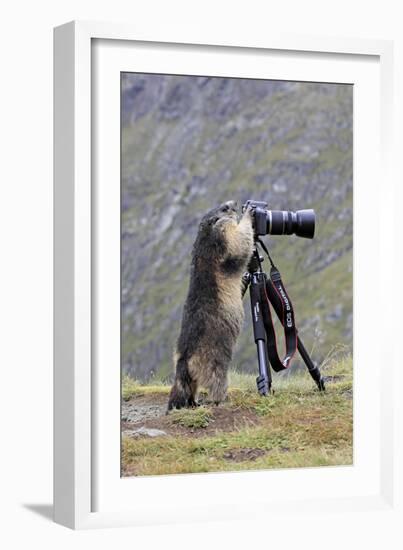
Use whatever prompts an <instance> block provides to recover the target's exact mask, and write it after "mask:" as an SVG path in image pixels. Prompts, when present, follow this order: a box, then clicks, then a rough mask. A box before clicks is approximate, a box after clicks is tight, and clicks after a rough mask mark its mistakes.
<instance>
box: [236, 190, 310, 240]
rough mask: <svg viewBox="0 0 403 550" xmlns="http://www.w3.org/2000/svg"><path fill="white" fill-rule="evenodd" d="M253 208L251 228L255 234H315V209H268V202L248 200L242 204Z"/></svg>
mask: <svg viewBox="0 0 403 550" xmlns="http://www.w3.org/2000/svg"><path fill="white" fill-rule="evenodd" d="M248 206H250V207H251V208H252V209H253V218H254V221H253V229H254V232H255V235H256V236H261V235H293V234H295V235H297V237H303V238H305V239H313V237H314V235H315V211H314V210H312V209H308V210H297V211H296V212H291V211H289V210H268V208H267V207H268V203H267V202H263V201H255V200H248V201H246V203H245V204H244V205H243V206H242V211H243V212H244V211H245V210H246V209H247V207H248Z"/></svg>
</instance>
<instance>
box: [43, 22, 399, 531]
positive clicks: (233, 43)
mask: <svg viewBox="0 0 403 550" xmlns="http://www.w3.org/2000/svg"><path fill="white" fill-rule="evenodd" d="M54 44H55V401H54V403H55V520H56V521H57V522H59V523H62V524H64V525H67V526H69V527H73V528H87V527H98V526H99V527H100V526H109V525H144V524H150V523H171V522H179V521H181V522H191V521H203V520H211V519H214V520H221V519H240V518H247V519H250V518H252V517H255V518H256V517H258V516H259V514H261V517H264V516H265V515H266V514H268V513H269V512H270V513H272V512H273V513H278V511H279V509H284V508H285V507H286V508H287V510H288V511H289V513H295V514H297V513H300V512H301V510H302V508H303V507H304V502H305V503H306V502H309V503H310V505H311V506H314V507H320V508H321V510H338V509H345V508H346V507H347V508H348V509H351V510H364V511H365V510H373V511H377V510H385V509H389V510H390V511H391V513H392V511H393V506H392V502H393V437H392V436H393V424H392V423H391V422H390V419H391V418H392V416H393V414H394V409H393V399H392V398H391V394H390V392H389V390H388V386H389V381H390V371H391V369H392V367H393V365H394V363H395V361H396V357H397V355H396V354H395V349H394V348H393V347H392V348H389V349H385V348H384V347H383V346H382V345H381V343H382V341H383V340H386V339H389V332H390V323H389V322H388V315H387V314H386V313H388V312H389V313H391V307H392V306H391V304H390V301H389V300H388V297H387V295H386V294H385V293H384V292H383V291H382V287H383V286H388V285H391V286H393V284H394V279H393V273H391V272H387V271H383V270H382V283H383V285H378V284H375V283H374V280H373V278H372V277H369V276H368V275H369V274H370V273H372V274H374V271H376V270H380V269H381V268H380V267H379V266H382V265H385V264H386V263H389V262H390V259H391V258H392V257H393V254H394V245H395V244H396V243H395V240H396V237H395V236H394V235H390V234H389V232H388V223H389V219H390V217H389V216H390V205H391V204H394V193H395V190H394V185H393V177H392V173H391V162H390V153H389V151H390V149H391V135H392V134H391V120H392V105H391V97H392V85H391V82H392V80H391V79H392V46H391V44H390V43H389V42H386V41H370V40H358V39H357V40H353V39H351V40H341V39H340V40H339V39H336V38H334V39H330V38H319V37H296V36H283V35H278V36H272V35H268V36H265V37H259V36H257V37H253V38H252V37H249V38H244V39H241V38H237V37H231V36H230V33H228V34H224V35H223V36H222V37H220V38H217V37H213V36H209V35H208V33H206V35H205V37H204V38H203V39H202V40H195V39H194V38H193V39H192V37H189V36H186V32H185V31H184V32H183V35H182V36H172V37H170V36H166V37H153V36H151V35H150V36H148V34H147V33H146V31H143V32H138V31H137V30H134V29H132V28H131V27H130V26H126V25H110V24H101V23H81V22H80V23H77V22H75V23H69V24H66V25H63V26H61V27H58V28H57V29H55V42H54ZM368 224H370V226H371V231H370V232H369V231H368ZM377 266H378V267H377ZM374 319H376V322H374ZM369 342H370V343H371V344H370V345H368V343H369ZM385 363H387V364H388V382H386V380H385V377H384V376H383V375H382V373H383V369H384V364H385ZM174 495H178V498H175V506H172V504H171V503H172V499H173V498H174ZM181 495H182V496H181ZM192 495H194V496H195V498H193V497H192ZM212 495H213V498H212Z"/></svg>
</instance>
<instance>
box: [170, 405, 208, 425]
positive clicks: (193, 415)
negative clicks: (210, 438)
mask: <svg viewBox="0 0 403 550" xmlns="http://www.w3.org/2000/svg"><path fill="white" fill-rule="evenodd" d="M211 417H212V414H211V411H210V410H209V409H208V408H206V407H198V408H197V409H181V410H178V411H173V412H172V413H171V419H172V423H173V424H179V425H180V426H184V427H186V428H207V426H208V425H209V423H210V420H211Z"/></svg>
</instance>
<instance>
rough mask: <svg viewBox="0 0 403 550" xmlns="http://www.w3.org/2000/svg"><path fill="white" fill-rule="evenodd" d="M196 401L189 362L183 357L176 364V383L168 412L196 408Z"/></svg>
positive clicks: (170, 396) (170, 397)
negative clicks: (183, 408)
mask: <svg viewBox="0 0 403 550" xmlns="http://www.w3.org/2000/svg"><path fill="white" fill-rule="evenodd" d="M195 406H196V401H195V398H194V395H193V391H192V379H191V377H190V374H189V370H188V366H187V361H186V359H184V358H183V357H180V358H179V359H178V362H177V364H176V376H175V381H174V384H173V386H172V389H171V393H170V395H169V401H168V411H170V410H171V409H181V408H182V407H195Z"/></svg>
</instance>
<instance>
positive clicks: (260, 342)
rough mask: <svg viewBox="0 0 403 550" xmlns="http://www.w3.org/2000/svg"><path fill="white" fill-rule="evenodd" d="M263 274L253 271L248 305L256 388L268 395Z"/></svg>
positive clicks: (269, 378) (268, 368)
mask: <svg viewBox="0 0 403 550" xmlns="http://www.w3.org/2000/svg"><path fill="white" fill-rule="evenodd" d="M264 284H265V283H264V278H263V274H261V273H254V274H253V275H252V277H251V280H250V287H249V292H250V305H251V308H252V323H253V334H254V337H255V344H256V346H257V358H258V364H259V376H258V377H257V378H256V384H257V389H258V392H259V393H260V395H268V394H269V393H270V388H271V371H270V365H269V361H268V359H267V346H266V331H265V327H264V322H263V316H262V307H261V305H260V297H261V289H262V285H264Z"/></svg>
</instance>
